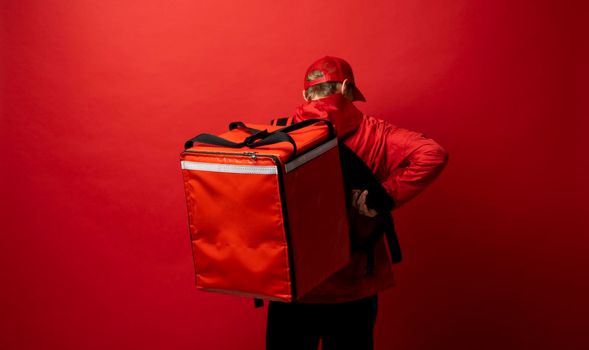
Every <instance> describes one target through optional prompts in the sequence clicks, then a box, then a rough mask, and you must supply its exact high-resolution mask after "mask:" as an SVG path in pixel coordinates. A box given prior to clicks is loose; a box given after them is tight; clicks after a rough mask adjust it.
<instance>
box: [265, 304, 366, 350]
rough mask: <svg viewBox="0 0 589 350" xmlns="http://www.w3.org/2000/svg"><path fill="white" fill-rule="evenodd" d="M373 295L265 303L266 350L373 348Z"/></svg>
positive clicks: (358, 349) (364, 349) (357, 349)
mask: <svg viewBox="0 0 589 350" xmlns="http://www.w3.org/2000/svg"><path fill="white" fill-rule="evenodd" d="M377 301H378V298H377V296H376V295H373V296H371V297H367V298H363V299H360V300H355V301H351V302H346V303H339V304H300V303H282V302H276V301H271V302H270V303H269V304H268V323H267V327H266V350H290V349H292V350H317V347H318V345H319V339H321V342H322V350H336V349H354V350H372V349H373V330H374V324H375V322H376V312H377V308H378V303H377Z"/></svg>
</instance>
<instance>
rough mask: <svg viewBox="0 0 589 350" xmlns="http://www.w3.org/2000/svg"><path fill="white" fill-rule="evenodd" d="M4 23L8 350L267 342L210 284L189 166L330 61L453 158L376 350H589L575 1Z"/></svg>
mask: <svg viewBox="0 0 589 350" xmlns="http://www.w3.org/2000/svg"><path fill="white" fill-rule="evenodd" d="M295 3H296V4H295ZM246 4H248V5H246ZM1 9H2V12H1V14H2V16H1V22H0V26H1V30H2V32H1V33H2V34H1V46H0V51H1V59H2V61H1V62H0V64H1V67H2V70H1V74H2V75H1V84H2V93H1V100H0V101H1V102H0V106H1V112H2V118H1V129H0V130H1V142H2V143H1V145H2V149H1V165H0V167H1V168H2V171H1V174H2V175H1V176H2V179H1V181H2V194H1V198H2V211H1V212H2V224H1V225H2V226H1V228H0V230H1V233H2V237H1V238H2V241H1V242H2V243H1V245H0V249H1V252H0V264H1V265H0V266H1V275H0V276H1V281H0V288H1V289H0V298H1V302H0V303H1V304H0V305H1V311H0V315H1V316H0V317H1V324H0V348H2V349H104V348H107V347H108V348H110V349H132V348H142V349H203V350H205V349H261V348H263V338H264V327H265V316H266V315H265V312H266V311H265V310H260V309H257V310H256V309H253V308H252V303H251V300H250V299H244V298H239V297H231V296H225V295H217V294H211V293H205V292H198V291H196V290H195V288H194V286H193V283H194V277H193V268H192V265H191V264H192V262H191V250H190V243H189V236H188V231H187V225H186V220H187V219H186V208H185V203H184V198H183V187H182V181H181V175H180V166H179V162H178V155H179V152H180V151H181V146H182V144H183V142H184V141H185V140H186V139H187V138H190V137H192V136H194V135H195V134H197V133H200V132H205V131H206V132H219V131H222V130H224V129H225V128H226V126H227V124H228V122H230V121H234V120H244V121H267V120H269V119H270V118H272V117H274V116H283V115H287V114H289V113H291V112H292V111H293V110H294V107H295V106H296V105H298V104H299V103H301V101H302V98H301V94H300V91H301V89H302V78H303V76H302V75H303V72H304V70H305V68H306V67H307V65H308V64H309V63H311V62H312V61H313V60H315V59H316V58H318V57H321V56H322V55H325V54H329V55H336V56H341V57H344V58H346V59H347V60H348V61H349V62H350V63H351V64H352V66H353V68H354V70H355V73H356V76H357V82H358V85H359V86H360V87H361V89H362V90H363V92H364V94H365V95H366V96H367V98H368V103H359V104H358V105H359V107H360V108H361V109H362V110H364V111H365V112H367V113H370V114H373V115H376V116H379V117H382V118H385V119H387V120H389V121H391V122H393V123H395V124H397V125H400V126H403V127H406V128H409V129H413V130H419V131H422V132H424V133H425V134H426V135H429V136H431V137H433V138H434V139H436V140H437V141H439V142H440V143H441V144H442V145H443V146H444V147H445V148H446V149H447V150H448V152H449V154H450V163H449V165H448V167H447V169H446V171H445V172H444V173H443V174H442V175H441V177H440V178H439V179H438V180H437V181H436V182H435V183H434V184H433V185H432V186H431V187H430V188H429V189H427V190H426V191H425V192H424V193H423V194H422V195H421V196H420V197H418V198H417V199H415V200H414V201H413V202H411V203H409V204H407V205H406V206H405V207H404V208H402V209H400V210H399V211H398V212H397V222H398V230H399V232H400V239H401V243H402V244H403V247H404V249H405V255H406V260H405V261H404V262H403V264H402V265H401V266H399V267H397V269H396V281H397V287H395V288H394V289H391V290H389V291H387V292H385V293H383V294H382V295H381V299H380V310H379V320H378V323H377V327H376V343H377V345H376V349H405V350H409V349H453V350H456V349H532V348H533V349H586V348H588V347H589V335H588V334H587V326H588V322H587V315H588V314H589V306H588V302H587V296H588V293H589V279H588V273H587V270H588V266H589V265H588V263H589V261H588V260H589V257H588V255H587V248H588V241H589V238H588V232H589V230H588V227H587V226H588V225H587V217H588V216H587V214H589V213H588V210H587V209H588V207H589V206H588V205H587V198H588V195H589V193H588V192H589V191H588V188H587V185H586V184H585V183H582V180H584V179H585V177H586V173H585V169H586V163H587V155H586V153H587V150H588V149H589V148H588V146H589V145H588V144H587V141H586V140H584V139H583V138H584V137H586V131H587V129H588V123H587V116H588V114H589V113H588V112H589V108H588V105H587V81H588V69H587V62H588V61H589V57H588V55H587V42H588V41H587V34H588V33H589V31H588V30H587V28H586V27H584V24H585V23H586V22H587V19H585V18H581V16H582V15H584V14H585V13H587V12H586V11H585V10H584V9H582V8H581V7H580V6H574V2H573V1H534V0H521V1H506V0H498V1H482V0H481V1H466V0H457V1H435V0H421V1H416V0H403V1H373V2H364V1H362V2H354V1H351V0H346V1H342V0H339V1H296V2H280V1H250V2H246V1H244V2H238V1H234V2H226V1H197V2H195V1H175V2H172V1H164V0H159V1H156V0H150V1H147V0H144V1H58V0H53V1H49V0H47V1H17V0H14V1H2V5H1ZM582 117H583V118H582Z"/></svg>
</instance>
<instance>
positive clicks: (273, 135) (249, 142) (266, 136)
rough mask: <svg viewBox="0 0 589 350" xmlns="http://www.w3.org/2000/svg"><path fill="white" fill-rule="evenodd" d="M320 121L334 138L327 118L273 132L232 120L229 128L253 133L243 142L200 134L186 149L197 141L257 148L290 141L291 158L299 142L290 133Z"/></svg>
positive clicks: (186, 145)
mask: <svg viewBox="0 0 589 350" xmlns="http://www.w3.org/2000/svg"><path fill="white" fill-rule="evenodd" d="M320 122H323V123H325V124H326V125H327V128H328V130H329V133H328V138H327V139H328V140H330V139H332V138H335V130H334V128H333V125H332V124H331V122H329V121H327V120H323V119H307V120H303V121H302V122H299V123H296V124H291V125H289V126H287V127H284V128H282V129H278V130H275V131H273V132H268V130H267V129H265V130H258V129H254V128H250V127H248V126H247V125H245V124H244V123H243V122H232V123H230V124H229V130H233V129H236V128H243V129H244V130H246V131H248V132H250V133H252V135H251V136H248V137H246V138H245V139H244V140H243V142H234V141H229V140H227V139H224V138H222V137H219V136H215V135H211V134H200V135H198V136H195V137H193V138H191V139H190V140H188V141H186V142H185V143H184V149H188V148H190V147H192V146H194V143H195V142H200V143H205V144H209V145H215V146H224V147H230V148H242V147H245V146H247V147H250V148H256V147H260V146H266V145H272V144H275V143H279V142H288V143H290V144H291V145H292V147H293V152H292V156H291V158H294V157H296V155H297V144H296V142H295V141H294V139H293V138H292V136H290V135H289V134H288V133H289V132H292V131H295V130H299V129H302V128H305V127H307V126H310V125H313V124H315V123H320ZM258 140H259V141H258Z"/></svg>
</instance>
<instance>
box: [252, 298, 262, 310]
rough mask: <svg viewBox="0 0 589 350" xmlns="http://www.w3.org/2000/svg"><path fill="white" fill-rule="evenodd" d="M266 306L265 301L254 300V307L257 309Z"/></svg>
mask: <svg viewBox="0 0 589 350" xmlns="http://www.w3.org/2000/svg"><path fill="white" fill-rule="evenodd" d="M262 306H264V300H263V299H260V298H254V307H255V308H256V309H257V308H259V307H262Z"/></svg>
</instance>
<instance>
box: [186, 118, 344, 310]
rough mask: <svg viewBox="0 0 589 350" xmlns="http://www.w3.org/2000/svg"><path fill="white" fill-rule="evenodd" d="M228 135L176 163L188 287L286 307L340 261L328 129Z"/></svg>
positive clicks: (205, 137)
mask: <svg viewBox="0 0 589 350" xmlns="http://www.w3.org/2000/svg"><path fill="white" fill-rule="evenodd" d="M229 129H230V130H229V131H228V132H226V133H223V134H221V135H219V136H215V135H211V134H201V135H198V136H196V137H194V138H192V139H190V140H189V141H187V142H186V144H185V151H184V152H182V153H181V155H180V160H181V168H182V175H183V180H184V188H185V192H186V203H187V208H188V221H189V232H190V238H191V243H192V252H193V258H194V268H195V274H196V287H197V288H198V289H200V290H206V291H213V292H221V293H229V294H235V295H241V296H247V297H254V298H260V299H268V300H281V301H289V302H290V301H296V300H298V299H300V298H301V297H302V296H304V295H305V293H307V292H309V291H310V290H311V289H313V288H314V287H315V286H317V285H318V284H319V283H320V282H322V281H323V280H325V279H326V278H327V277H329V276H330V275H332V274H333V273H335V272H336V271H337V270H339V269H341V268H342V267H344V266H345V265H346V264H347V263H348V262H349V259H350V238H349V232H348V222H347V216H346V204H345V196H344V189H343V182H342V174H341V167H340V159H339V153H338V147H337V139H336V137H335V133H334V130H333V126H332V125H331V124H330V123H329V122H328V121H324V120H316V119H315V120H305V121H303V122H300V123H296V124H292V125H289V126H286V127H281V126H271V125H262V124H248V125H245V124H243V123H241V122H234V123H231V124H230V125H229Z"/></svg>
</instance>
